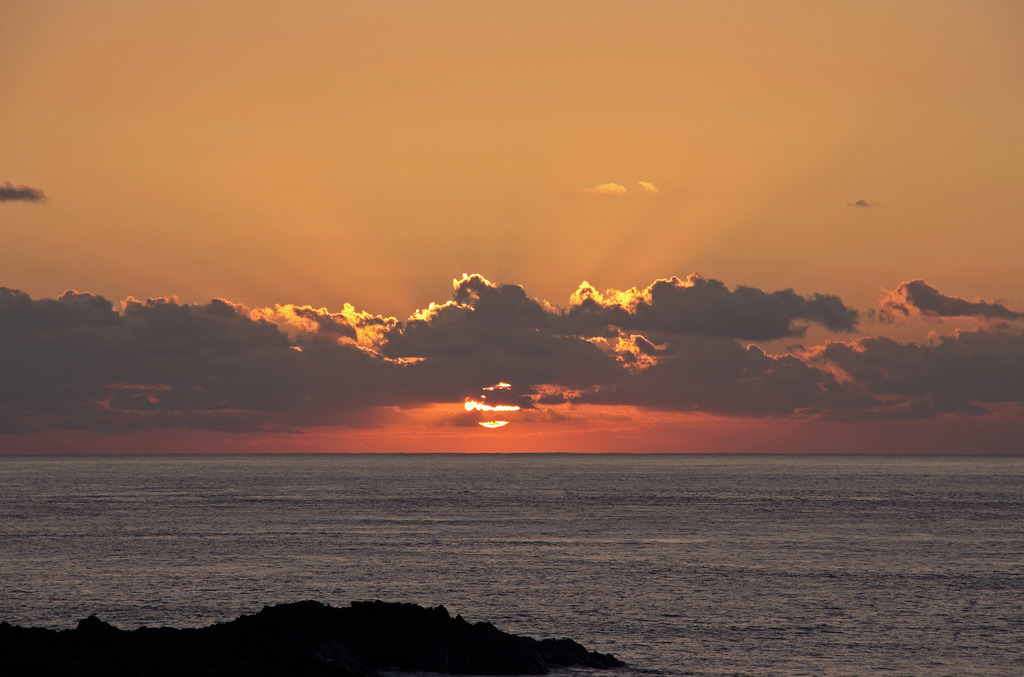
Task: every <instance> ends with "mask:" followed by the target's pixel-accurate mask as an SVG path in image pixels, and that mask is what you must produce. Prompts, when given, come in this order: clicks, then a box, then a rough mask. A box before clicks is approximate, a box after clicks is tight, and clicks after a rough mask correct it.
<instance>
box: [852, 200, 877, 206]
mask: <svg viewBox="0 0 1024 677" xmlns="http://www.w3.org/2000/svg"><path fill="white" fill-rule="evenodd" d="M846 206H847V207H871V206H872V204H871V203H870V202H868V201H867V200H855V201H854V202H847V203H846Z"/></svg>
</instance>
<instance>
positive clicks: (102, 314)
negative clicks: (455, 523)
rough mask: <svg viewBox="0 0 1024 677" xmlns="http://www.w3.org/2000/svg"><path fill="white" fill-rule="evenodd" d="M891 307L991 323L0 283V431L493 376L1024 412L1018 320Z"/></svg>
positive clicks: (919, 297) (730, 295)
mask: <svg viewBox="0 0 1024 677" xmlns="http://www.w3.org/2000/svg"><path fill="white" fill-rule="evenodd" d="M882 304H883V308H884V309H886V312H888V313H890V314H892V315H894V316H895V315H898V314H925V315H929V314H931V315H944V316H945V315H958V316H970V317H977V318H981V319H985V318H992V317H994V318H998V319H1000V320H1002V321H1004V324H1003V325H1001V326H1000V327H999V328H998V331H996V330H991V329H989V330H987V331H981V330H970V331H958V332H956V333H954V334H953V335H950V336H946V337H942V338H940V339H937V340H936V341H935V342H933V343H932V344H930V345H918V344H901V343H898V342H896V341H894V340H892V339H888V338H882V337H868V338H864V337H860V338H856V337H854V336H853V335H847V336H845V337H843V336H840V337H839V338H840V339H843V340H837V341H834V342H829V343H827V344H825V345H823V346H818V347H814V348H808V349H800V350H798V351H794V353H793V354H784V355H772V354H768V353H766V352H765V351H764V350H762V349H761V348H759V347H757V346H756V345H748V343H749V342H750V341H757V340H769V339H779V338H791V337H799V336H801V335H803V333H804V331H805V330H806V328H807V327H808V326H809V325H810V324H817V325H820V326H823V327H826V328H828V329H830V330H832V331H835V332H853V331H855V330H856V327H857V320H858V314H857V312H856V311H855V310H853V309H851V308H849V307H847V306H846V305H845V304H844V303H843V302H842V300H841V299H839V298H838V297H836V296H827V295H819V294H815V295H812V296H800V295H798V294H796V293H795V292H793V291H792V290H785V291H776V292H765V291H762V290H759V289H753V288H749V287H738V288H736V289H729V288H728V287H726V285H724V284H723V283H722V282H719V281H717V280H713V279H707V278H703V277H700V276H698V275H691V276H690V277H688V278H686V279H685V280H680V279H677V278H672V279H668V280H658V281H656V282H654V283H653V284H651V285H650V286H649V287H647V288H645V289H642V290H637V289H632V290H628V291H625V292H622V291H608V292H600V291H598V290H597V289H595V288H594V287H592V286H590V285H587V284H585V283H584V284H583V285H581V287H580V288H579V289H578V290H577V291H576V293H575V294H573V296H572V300H571V303H570V305H569V306H568V307H567V308H554V307H551V306H549V305H547V304H546V303H544V302H541V301H538V300H537V299H535V298H532V297H530V296H529V295H528V294H527V293H526V291H525V290H524V289H523V288H522V287H520V286H517V285H495V284H492V283H490V282H488V281H487V280H485V279H484V278H483V277H480V276H478V275H471V276H464V277H463V278H462V279H460V280H456V281H455V285H454V291H453V295H452V299H451V300H449V301H447V302H446V303H443V304H440V305H433V306H431V307H430V308H428V309H426V310H423V311H418V312H417V313H416V314H415V315H414V316H413V317H411V318H409V319H407V320H402V321H399V320H396V319H394V318H386V317H380V316H374V315H370V314H368V313H362V312H357V311H355V310H354V309H352V308H351V307H346V309H345V310H344V311H342V312H336V313H334V312H328V311H326V310H323V309H314V308H310V307H296V306H278V307H276V308H273V309H270V308H267V309H247V308H244V307H242V306H240V305H235V304H231V303H229V302H226V301H222V300H214V301H211V302H209V303H207V304H205V305H190V304H182V303H179V302H178V301H176V300H175V299H173V298H172V299H166V298H165V299H150V300H147V301H138V300H134V299H128V300H126V301H124V302H122V303H120V304H118V305H117V306H115V304H113V303H112V302H110V301H109V300H107V299H105V298H103V297H101V296H95V295H92V294H83V293H77V292H67V293H65V294H64V295H63V296H61V297H60V298H57V299H38V300H37V299H31V298H30V297H29V296H28V295H26V294H24V293H22V292H20V291H17V290H14V289H7V288H0V373H2V374H3V375H4V377H3V379H0V432H7V433H32V432H36V431H49V430H68V429H75V430H97V431H132V430H143V429H159V428H181V427H187V428H192V429H200V430H222V431H282V432H284V431H297V430H301V429H302V428H304V427H309V426H320V425H339V424H342V425H368V424H371V422H372V421H373V420H374V417H373V415H372V412H373V411H379V410H378V409H377V408H379V407H394V408H405V407H416V406H423V405H429V404H431V403H435V402H445V403H460V402H461V401H462V400H463V399H464V398H466V397H468V396H472V395H474V394H475V393H478V392H480V388H481V387H482V386H485V385H487V384H493V383H498V382H508V383H511V384H513V389H512V390H511V391H510V392H509V393H508V394H507V397H508V398H511V399H510V401H515V402H516V403H518V404H520V405H521V406H522V407H523V408H524V409H527V410H529V409H534V410H546V409H549V408H551V407H555V408H558V407H562V406H567V405H582V404H601V405H634V406H638V407H642V408H649V409H656V410H665V411H698V412H709V413H715V414H722V415H731V416H750V417H786V416H794V417H800V418H820V419H840V420H853V419H906V418H926V417H931V416H936V415H940V414H946V413H958V414H971V415H974V414H981V413H985V412H987V411H988V410H989V408H990V407H991V406H993V405H999V404H1001V403H1010V404H1013V405H1019V404H1020V403H1024V335H1022V334H1021V333H1020V332H1019V331H1014V330H1013V329H1011V328H1010V321H1012V320H1016V319H1020V318H1021V314H1020V313H1017V312H1015V311H1012V310H1010V309H1008V308H1005V307H1004V306H1002V305H999V304H996V303H989V302H984V301H966V300H963V299H957V298H954V297H949V296H945V295H942V294H940V293H939V292H938V291H937V290H935V289H934V288H933V287H930V286H929V285H927V284H926V283H924V282H922V281H914V282H908V283H905V284H903V285H900V287H899V288H898V289H897V290H896V291H895V292H889V293H888V295H887V296H886V297H885V298H883V301H882Z"/></svg>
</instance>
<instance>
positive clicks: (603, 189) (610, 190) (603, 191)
mask: <svg viewBox="0 0 1024 677" xmlns="http://www.w3.org/2000/svg"><path fill="white" fill-rule="evenodd" d="M577 192H579V193H583V194H585V195H612V196H616V195H625V194H626V192H627V189H626V187H625V186H623V185H622V184H620V183H601V184H598V185H596V186H590V187H589V188H582V189H580V190H579V191H577Z"/></svg>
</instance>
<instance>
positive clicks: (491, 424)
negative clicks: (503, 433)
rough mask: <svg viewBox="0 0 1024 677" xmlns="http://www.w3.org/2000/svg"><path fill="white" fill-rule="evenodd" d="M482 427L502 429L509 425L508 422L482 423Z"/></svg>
mask: <svg viewBox="0 0 1024 677" xmlns="http://www.w3.org/2000/svg"><path fill="white" fill-rule="evenodd" d="M480 425H482V426H483V427H485V428H501V427H502V426H506V425H508V421H480Z"/></svg>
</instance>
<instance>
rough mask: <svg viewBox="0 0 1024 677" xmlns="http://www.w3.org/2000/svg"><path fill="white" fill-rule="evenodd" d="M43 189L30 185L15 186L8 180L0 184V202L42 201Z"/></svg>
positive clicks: (44, 198) (44, 197)
mask: <svg viewBox="0 0 1024 677" xmlns="http://www.w3.org/2000/svg"><path fill="white" fill-rule="evenodd" d="M44 200H46V196H45V195H43V191H41V190H39V189H38V188H32V187H30V186H15V185H12V184H11V182H10V181H5V182H4V183H3V184H0V202H43V201H44Z"/></svg>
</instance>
